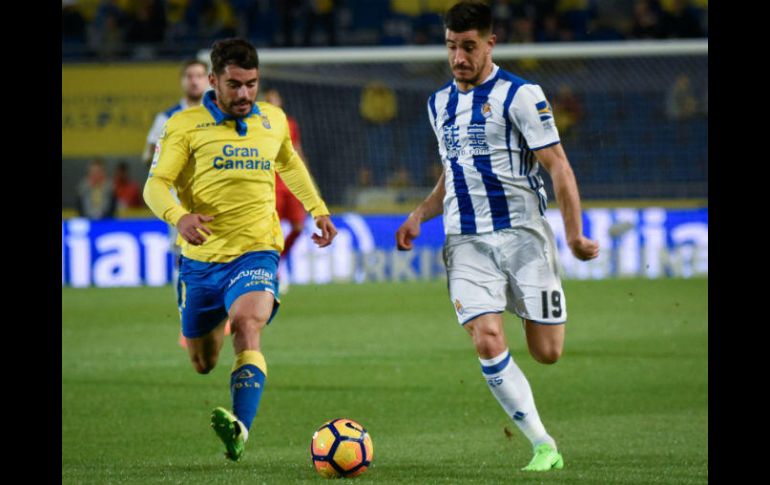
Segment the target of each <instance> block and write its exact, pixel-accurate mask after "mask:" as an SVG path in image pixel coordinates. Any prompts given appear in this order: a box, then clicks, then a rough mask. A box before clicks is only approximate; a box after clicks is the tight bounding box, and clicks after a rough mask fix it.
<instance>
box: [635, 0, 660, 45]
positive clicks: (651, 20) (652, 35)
mask: <svg viewBox="0 0 770 485" xmlns="http://www.w3.org/2000/svg"><path fill="white" fill-rule="evenodd" d="M660 17H661V10H660V4H658V2H657V0H637V2H636V3H635V4H634V21H633V24H632V27H631V36H632V37H633V38H635V39H659V38H661V37H662V36H663V30H662V27H661V24H660Z"/></svg>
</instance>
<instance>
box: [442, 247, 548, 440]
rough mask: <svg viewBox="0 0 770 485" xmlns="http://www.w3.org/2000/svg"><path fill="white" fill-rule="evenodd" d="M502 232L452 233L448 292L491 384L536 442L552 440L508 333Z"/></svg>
mask: <svg viewBox="0 0 770 485" xmlns="http://www.w3.org/2000/svg"><path fill="white" fill-rule="evenodd" d="M501 238H504V236H501V235H499V234H494V235H485V236H483V237H477V238H475V239H471V238H467V237H454V236H452V237H449V238H447V244H446V245H445V248H444V261H445V263H446V267H447V279H448V286H449V295H450V299H451V300H452V302H453V303H454V306H455V311H456V313H457V319H458V322H459V323H460V324H461V325H463V326H464V328H465V329H466V330H467V331H468V333H469V334H470V336H471V338H472V340H473V344H474V346H475V347H476V352H477V353H478V355H479V362H480V364H481V371H482V376H483V377H484V380H485V381H486V382H487V385H488V386H489V390H490V391H491V392H492V395H494V396H495V399H497V401H498V402H499V403H500V405H501V406H502V408H503V410H504V411H505V412H506V414H507V415H508V416H509V417H510V418H511V419H512V420H513V422H514V423H515V424H516V426H517V427H518V428H519V429H520V430H521V432H522V433H523V434H524V435H525V436H526V437H527V439H528V440H529V441H530V442H531V443H532V445H533V447H535V448H536V447H537V446H539V445H541V444H552V443H553V439H552V438H551V437H550V436H549V435H548V433H547V432H546V431H545V428H544V426H543V424H542V422H541V421H540V416H539V414H538V412H537V408H536V407H535V401H534V397H533V395H532V389H531V388H530V386H529V382H528V381H527V379H526V377H525V376H524V374H523V373H522V371H521V369H520V368H519V366H518V365H516V362H514V360H513V358H512V356H511V354H510V352H509V350H508V345H507V342H506V339H505V332H504V330H503V318H502V312H503V310H504V309H505V307H506V304H507V276H506V274H505V273H504V272H503V271H502V270H501V269H500V267H499V266H500V264H501V262H502V261H503V259H502V257H501V254H500V252H499V250H498V249H497V247H498V246H499V244H500V239H501ZM549 446H550V445H549Z"/></svg>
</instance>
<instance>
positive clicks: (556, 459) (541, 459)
mask: <svg viewBox="0 0 770 485" xmlns="http://www.w3.org/2000/svg"><path fill="white" fill-rule="evenodd" d="M552 468H555V469H557V470H561V469H562V468H564V459H563V458H562V457H561V455H560V454H559V453H557V452H556V450H555V449H554V448H553V446H551V445H549V444H548V443H542V444H540V445H537V447H535V456H533V457H532V461H530V462H529V465H527V466H525V467H524V468H522V470H524V471H528V472H547V471H548V470H550V469H552Z"/></svg>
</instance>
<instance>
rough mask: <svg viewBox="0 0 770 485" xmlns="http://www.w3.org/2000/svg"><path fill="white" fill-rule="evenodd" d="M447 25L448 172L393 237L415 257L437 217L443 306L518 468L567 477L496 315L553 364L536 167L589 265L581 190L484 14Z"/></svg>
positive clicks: (471, 11)
mask: <svg viewBox="0 0 770 485" xmlns="http://www.w3.org/2000/svg"><path fill="white" fill-rule="evenodd" d="M444 26H445V27H446V46H447V52H448V57H449V65H450V68H451V69H452V74H453V77H454V79H453V80H451V81H450V82H448V83H447V84H446V85H444V86H443V87H441V88H440V89H439V90H438V91H436V92H435V93H433V94H432V95H431V96H430V98H429V100H428V116H429V119H430V123H431V125H432V127H433V130H434V132H435V134H436V138H437V140H438V147H439V154H440V156H441V159H442V162H443V167H444V169H443V172H442V175H441V176H440V177H439V180H438V182H437V183H436V186H435V188H434V189H433V191H432V192H431V194H430V195H429V196H428V197H427V198H426V199H425V200H424V201H423V202H422V203H421V204H420V205H418V206H417V208H416V209H415V210H414V211H413V212H412V213H411V214H409V217H408V218H407V219H406V221H405V222H404V223H403V224H402V225H401V227H399V229H398V231H397V232H396V243H397V245H398V248H399V249H401V250H410V249H412V247H413V243H412V240H413V239H415V238H416V237H418V236H419V235H420V224H421V223H423V222H425V221H427V220H429V219H432V218H433V217H436V216H438V215H440V214H442V213H443V222H444V230H445V233H446V239H445V243H444V260H445V263H446V268H447V279H448V283H449V284H448V286H449V297H450V300H451V302H452V303H453V305H454V308H455V312H456V315H457V320H458V322H459V323H460V324H461V325H462V326H463V327H464V328H465V330H466V331H467V332H468V333H469V334H470V336H471V338H472V340H473V343H474V345H475V347H476V351H477V353H478V355H479V361H480V364H481V371H482V375H483V377H484V379H485V380H486V382H487V385H488V386H489V389H490V390H491V392H492V394H493V395H494V396H495V398H496V399H497V400H498V402H499V403H500V405H501V406H502V407H503V409H504V410H505V412H506V413H507V414H508V416H509V417H510V418H511V419H512V420H513V422H514V423H516V425H517V426H518V428H519V429H520V430H521V432H522V433H523V434H524V435H525V436H526V437H527V439H529V441H530V442H531V444H532V446H533V451H534V456H533V458H532V460H531V461H530V462H529V464H528V465H526V466H525V467H524V468H523V470H528V471H547V470H551V469H553V468H562V467H563V466H564V460H563V458H562V456H561V454H560V453H559V451H558V449H557V446H556V441H555V440H554V439H553V437H551V435H550V434H548V432H547V431H546V429H545V426H544V425H543V423H542V421H541V419H540V416H539V414H538V411H537V408H536V407H535V401H534V398H533V395H532V389H531V388H530V385H529V383H528V381H527V379H526V377H525V376H524V374H523V373H522V371H521V369H520V368H519V367H518V365H516V363H515V362H514V360H513V358H512V357H511V354H510V352H509V350H508V344H507V342H506V338H505V334H504V328H503V317H502V314H503V312H504V311H506V310H508V311H510V312H512V313H514V314H516V315H518V316H519V317H521V319H522V321H523V325H524V329H525V334H526V339H527V346H528V348H529V352H530V354H531V355H532V356H533V357H534V359H535V360H536V361H538V362H541V363H544V364H553V363H555V362H556V361H557V360H558V359H559V357H560V356H561V352H562V348H563V346H564V324H565V322H566V319H567V308H566V301H565V298H564V292H563V291H562V286H561V278H560V275H559V269H558V263H557V255H556V244H555V242H554V237H553V233H552V231H551V228H550V226H549V225H548V222H547V220H546V218H545V209H546V193H545V190H544V188H543V181H542V179H541V177H540V175H539V173H538V170H539V166H540V165H542V166H543V167H544V168H545V169H546V170H547V171H548V173H549V174H550V176H551V178H552V180H553V185H554V190H555V192H556V199H557V202H558V204H559V209H560V210H561V213H562V217H563V219H564V225H565V228H566V232H567V242H568V244H569V247H570V249H571V251H572V253H573V254H574V255H575V256H576V257H577V258H579V259H581V260H589V259H592V258H595V257H597V256H598V254H599V245H598V243H597V242H596V241H592V240H590V239H587V238H586V237H585V236H584V235H583V228H582V221H581V209H580V197H579V195H578V189H577V182H576V180H575V176H574V174H573V172H572V169H571V167H570V164H569V161H568V160H567V156H566V154H565V152H564V149H563V148H562V146H561V143H560V140H559V134H558V131H557V129H556V125H555V123H554V119H553V113H552V111H551V109H550V105H549V104H548V101H547V100H546V98H545V95H544V93H543V90H542V89H541V88H540V86H538V85H537V84H534V83H532V82H530V81H527V80H524V79H522V78H520V77H517V76H515V75H513V74H511V73H509V72H506V71H504V70H503V69H500V68H499V67H498V66H497V65H495V64H494V62H493V61H492V49H493V47H494V46H495V40H496V39H495V35H494V34H492V16H491V12H490V9H489V7H488V6H487V5H486V4H485V3H482V2H479V1H472V0H463V1H460V2H459V3H457V4H455V5H454V6H453V7H452V8H450V9H449V10H448V11H447V13H446V15H445V17H444Z"/></svg>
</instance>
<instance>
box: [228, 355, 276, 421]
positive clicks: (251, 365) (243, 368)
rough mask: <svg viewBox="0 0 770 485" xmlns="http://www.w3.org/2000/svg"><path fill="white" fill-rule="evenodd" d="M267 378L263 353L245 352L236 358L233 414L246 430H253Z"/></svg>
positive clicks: (233, 381)
mask: <svg viewBox="0 0 770 485" xmlns="http://www.w3.org/2000/svg"><path fill="white" fill-rule="evenodd" d="M266 378H267V364H266V363H265V357H264V356H263V355H262V352H260V351H258V350H244V351H243V352H241V353H240V354H238V355H236V356H235V363H234V364H233V371H232V374H230V393H231V395H232V399H233V414H235V416H236V417H237V418H238V419H239V420H240V421H241V422H242V423H243V424H244V425H245V426H246V429H250V428H251V423H252V421H254V417H255V416H256V415H257V409H258V408H259V400H260V398H262V390H263V389H264V388H265V379H266Z"/></svg>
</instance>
